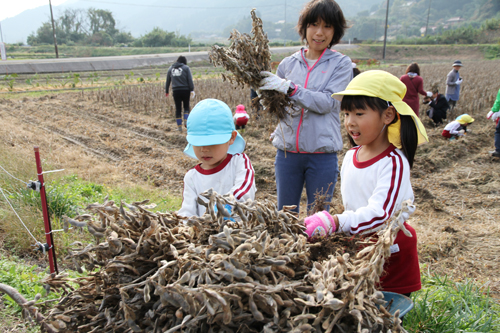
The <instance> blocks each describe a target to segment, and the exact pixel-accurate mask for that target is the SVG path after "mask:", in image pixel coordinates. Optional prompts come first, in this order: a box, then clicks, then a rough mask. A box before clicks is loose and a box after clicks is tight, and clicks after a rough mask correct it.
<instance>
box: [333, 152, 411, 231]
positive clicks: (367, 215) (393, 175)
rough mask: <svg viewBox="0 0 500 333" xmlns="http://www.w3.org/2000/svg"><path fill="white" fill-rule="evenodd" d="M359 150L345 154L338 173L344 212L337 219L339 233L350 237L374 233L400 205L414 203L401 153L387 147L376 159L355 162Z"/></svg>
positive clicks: (406, 163)
mask: <svg viewBox="0 0 500 333" xmlns="http://www.w3.org/2000/svg"><path fill="white" fill-rule="evenodd" d="M359 149H362V146H358V147H354V148H352V149H351V150H349V151H348V152H347V153H346V155H345V157H344V162H343V163H342V168H341V171H340V177H341V192H342V201H343V204H344V209H345V211H344V212H343V213H342V214H339V215H337V217H338V219H339V225H340V228H341V230H342V231H343V232H346V233H351V234H357V233H365V232H373V231H376V230H377V229H379V228H380V227H381V226H382V224H383V223H384V221H386V220H387V219H389V218H390V217H391V216H392V215H393V214H394V213H395V212H397V211H399V210H400V209H401V207H402V203H403V201H406V200H411V202H413V200H414V196H413V189H412V187H411V183H410V165H409V163H408V160H407V159H406V156H405V155H404V154H403V152H402V151H401V150H399V149H397V148H396V147H394V146H392V145H391V146H390V147H389V148H388V149H386V151H384V152H383V153H382V154H380V155H379V156H377V157H375V158H373V159H371V160H368V161H365V162H359V161H358V160H357V158H356V156H357V153H358V151H359ZM411 213H413V211H411V212H410V214H411ZM405 214H406V213H405ZM410 214H407V216H405V220H406V219H408V217H409V215H410Z"/></svg>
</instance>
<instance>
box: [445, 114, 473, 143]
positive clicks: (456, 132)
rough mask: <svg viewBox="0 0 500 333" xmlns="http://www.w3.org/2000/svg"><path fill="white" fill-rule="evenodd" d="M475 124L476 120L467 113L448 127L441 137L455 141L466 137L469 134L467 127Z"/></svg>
mask: <svg viewBox="0 0 500 333" xmlns="http://www.w3.org/2000/svg"><path fill="white" fill-rule="evenodd" d="M473 122H474V118H472V117H471V116H469V115H468V114H467V113H464V114H462V115H460V116H458V117H457V119H455V120H454V121H452V122H450V123H449V124H448V125H446V126H445V127H444V129H443V133H441V135H442V136H443V137H445V138H447V139H449V140H455V139H456V138H458V137H460V136H464V135H465V133H466V132H467V126H468V125H469V124H472V123H473Z"/></svg>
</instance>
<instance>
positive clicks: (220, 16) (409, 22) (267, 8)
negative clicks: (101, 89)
mask: <svg viewBox="0 0 500 333" xmlns="http://www.w3.org/2000/svg"><path fill="white" fill-rule="evenodd" d="M285 1H286V22H287V23H289V24H290V23H291V24H296V22H297V19H298V15H299V12H300V10H301V9H302V7H303V5H304V4H305V3H306V1H304V0H279V2H278V1H269V0H252V1H251V2H250V1H248V0H211V1H206V0H187V1H174V0H143V1H141V2H139V3H135V4H133V2H132V1H131V0H124V2H123V3H120V4H119V3H117V2H105V1H103V2H100V1H98V0H96V1H92V0H72V1H68V2H66V3H64V4H62V5H59V6H54V7H53V8H54V15H55V16H56V17H57V15H58V14H60V13H62V12H63V11H64V10H65V9H67V8H84V9H87V8H90V7H94V8H100V9H107V10H110V11H111V12H112V13H113V16H114V18H115V20H116V22H117V27H118V28H119V29H121V30H124V31H127V32H131V33H132V35H133V36H134V37H139V36H141V35H144V34H146V33H147V32H149V31H151V30H152V29H153V28H154V27H160V28H162V29H164V30H167V31H175V32H178V33H179V34H182V35H188V34H191V33H192V34H193V36H194V38H195V39H196V38H198V36H200V35H207V36H210V35H218V36H222V37H225V38H227V37H228V36H227V28H228V27H231V26H235V25H236V24H238V22H240V21H241V20H242V19H243V18H245V17H249V13H250V10H251V9H252V8H257V11H258V13H259V15H260V17H261V18H262V20H263V21H269V22H277V21H283V20H285ZM389 1H390V2H389V5H390V11H389V36H392V37H394V38H395V37H397V36H403V37H409V36H420V35H421V33H422V32H421V29H422V28H423V27H425V25H426V21H427V13H428V7H429V1H431V0H389ZM249 3H251V4H249ZM338 3H339V5H340V6H341V7H342V10H343V11H344V14H345V15H346V17H348V18H349V19H350V23H351V25H352V27H351V29H349V30H348V31H347V34H346V38H347V39H353V38H358V39H361V40H365V39H379V38H380V37H381V36H383V34H384V22H385V11H386V4H387V2H386V1H384V0H338ZM132 4H133V5H132ZM499 12H500V0H434V1H432V2H431V11H430V15H429V30H428V31H429V32H430V33H437V32H439V31H442V30H443V29H450V28H454V27H456V26H459V25H463V24H468V23H472V24H476V25H477V26H479V25H480V23H481V22H482V21H484V20H485V19H488V18H491V17H495V16H498V17H500V14H499ZM49 18H50V11H49V6H48V5H45V6H40V7H38V8H35V9H30V10H26V11H24V12H22V13H21V14H19V15H17V16H15V17H12V18H8V19H5V20H3V21H2V31H3V35H4V40H5V41H6V42H7V43H15V42H21V41H22V42H26V37H27V36H28V35H29V34H30V33H32V32H34V31H36V30H37V29H38V27H40V26H41V25H42V23H43V22H46V21H48V20H49ZM224 29H226V31H224Z"/></svg>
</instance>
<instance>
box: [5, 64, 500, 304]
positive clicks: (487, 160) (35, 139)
mask: <svg viewBox="0 0 500 333" xmlns="http://www.w3.org/2000/svg"><path fill="white" fill-rule="evenodd" d="M477 66H478V67H477V68H475V67H473V66H470V67H469V68H468V70H469V72H467V70H465V68H464V71H463V75H464V77H465V80H467V81H466V82H470V85H469V86H465V87H464V90H463V94H462V96H463V100H461V102H460V103H459V106H460V112H461V113H464V112H467V113H469V114H471V115H472V116H473V117H474V118H476V122H475V123H474V124H473V125H472V126H471V130H472V131H471V133H469V134H468V135H467V136H466V137H465V139H463V140H459V141H452V142H449V141H445V140H443V139H442V138H441V135H440V133H441V131H442V127H439V128H436V129H434V128H433V127H432V125H431V123H430V122H429V121H427V120H426V119H424V123H425V125H426V127H427V130H428V134H429V137H430V139H431V142H430V143H429V144H427V145H425V146H422V147H420V148H419V150H418V153H417V158H416V162H415V166H414V168H413V170H412V184H413V187H414V192H415V196H416V204H417V208H418V209H417V212H416V213H415V214H414V216H413V218H412V220H411V223H412V225H414V226H415V228H416V230H417V233H418V237H419V255H420V260H421V264H422V265H423V269H424V270H429V271H431V272H438V273H441V274H448V275H451V277H452V278H453V279H456V280H462V279H464V278H472V279H475V280H476V281H477V282H478V283H480V284H487V285H488V286H489V287H490V288H491V291H492V292H493V295H495V296H496V297H499V295H500V294H499V292H500V278H499V277H498V272H499V271H500V261H499V255H498V253H500V251H499V250H500V224H499V223H498V220H499V217H500V205H499V204H498V202H499V201H500V200H499V199H500V178H499V176H500V163H499V160H498V159H494V158H491V157H490V156H489V155H488V150H491V149H492V147H493V132H494V127H493V123H490V121H488V120H486V119H485V118H484V114H485V113H486V111H487V109H488V108H489V107H490V106H491V104H492V98H493V97H492V95H496V91H497V90H498V88H499V87H498V86H495V84H494V83H495V82H494V79H493V78H492V75H490V74H491V72H494V71H496V70H497V69H496V68H500V66H499V63H498V62H484V63H481V64H477ZM388 70H389V71H391V72H392V73H394V74H396V75H400V74H401V72H402V71H403V70H404V68H402V67H392V68H389V69H388ZM448 70H449V69H448V68H442V67H440V66H437V67H433V65H429V66H424V67H423V68H422V72H423V73H424V74H423V78H424V82H425V83H426V88H427V86H428V85H429V86H430V84H431V82H433V81H437V80H441V81H443V80H444V79H443V77H446V73H447V71H448ZM497 77H498V76H497ZM196 84H197V100H201V99H204V98H208V97H211V98H219V99H221V100H224V101H225V102H226V103H228V105H229V106H230V107H231V108H232V109H234V108H235V106H236V105H237V104H240V103H242V104H245V105H249V104H250V101H249V92H248V91H247V90H246V89H234V88H233V87H231V86H229V85H228V84H227V83H223V82H222V81H220V80H215V79H213V80H206V81H197V83H196ZM134 89H136V88H134ZM134 89H132V88H131V89H121V90H120V89H116V90H115V91H114V92H113V93H111V92H84V93H60V94H53V95H52V94H51V95H47V96H43V97H37V98H31V97H29V98H28V97H18V98H13V99H0V120H1V121H2V128H1V129H0V139H1V140H2V142H3V143H4V144H5V145H7V146H9V147H11V148H12V149H15V150H16V152H18V153H19V152H21V153H24V154H26V156H30V157H31V154H32V153H31V151H32V146H33V145H39V146H40V147H41V151H42V154H43V156H44V158H45V159H46V160H47V161H50V163H51V164H52V165H53V166H54V167H56V168H65V169H66V170H67V172H69V173H76V174H78V175H79V176H81V177H82V178H84V179H88V180H91V181H96V182H101V183H106V184H108V186H113V184H116V183H118V182H120V183H123V182H128V183H131V184H132V183H134V182H137V181H148V182H150V183H152V184H154V185H155V186H158V187H161V188H167V189H169V191H170V192H171V193H172V194H174V195H179V196H180V195H181V193H182V179H183V176H184V174H185V173H186V171H187V170H189V169H190V168H192V167H193V166H194V165H195V164H196V161H195V160H193V159H191V158H189V157H187V156H185V155H184V154H183V153H182V150H183V149H184V147H185V144H186V140H185V132H184V133H179V132H178V131H177V130H176V124H175V119H174V116H173V113H172V112H173V101H172V100H171V99H168V100H167V99H165V98H164V95H163V93H162V87H161V85H160V86H153V87H151V88H143V89H142V90H140V91H139V90H137V91H136V90H134ZM427 89H428V88H427ZM442 90H444V87H443V88H442ZM423 109H424V108H423ZM251 116H252V122H251V124H250V126H249V127H248V128H247V131H246V132H245V133H244V137H245V139H246V140H247V149H246V153H247V154H248V155H249V157H250V159H251V161H252V164H253V166H254V169H255V171H256V183H257V188H258V192H257V199H263V198H274V197H275V183H274V166H273V162H274V156H275V149H274V148H273V147H272V145H271V144H270V142H269V140H268V138H269V134H270V133H271V131H272V130H273V125H272V124H267V123H265V122H264V121H263V120H260V121H256V120H255V119H256V114H251ZM344 135H345V134H344ZM344 142H347V140H344ZM345 148H346V149H347V148H348V146H347V144H346V145H345ZM30 150H31V151H30ZM342 158H343V153H342V154H340V156H339V160H340V161H342ZM337 186H338V185H337ZM338 188H339V187H337V190H336V195H335V197H334V204H333V206H332V208H333V209H337V210H342V207H341V204H340V203H341V200H340V198H339V191H338Z"/></svg>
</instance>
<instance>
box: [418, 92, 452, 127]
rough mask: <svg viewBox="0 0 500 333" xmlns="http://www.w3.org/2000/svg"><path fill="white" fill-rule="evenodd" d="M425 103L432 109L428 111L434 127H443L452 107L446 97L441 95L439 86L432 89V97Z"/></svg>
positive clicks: (426, 98)
mask: <svg viewBox="0 0 500 333" xmlns="http://www.w3.org/2000/svg"><path fill="white" fill-rule="evenodd" d="M424 103H425V104H429V106H430V107H431V108H430V109H429V110H427V116H429V118H431V119H432V121H433V122H434V125H436V126H438V125H442V124H443V120H444V119H446V117H447V115H446V113H447V112H448V109H449V108H450V105H449V104H448V101H447V100H446V97H444V96H443V95H441V94H440V93H439V90H438V87H437V86H434V87H432V97H425V98H424Z"/></svg>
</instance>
